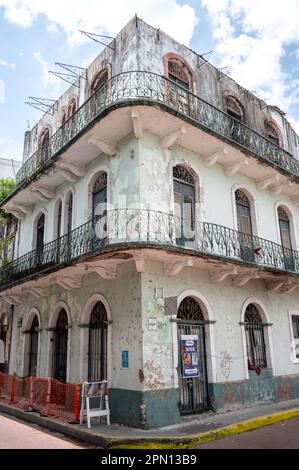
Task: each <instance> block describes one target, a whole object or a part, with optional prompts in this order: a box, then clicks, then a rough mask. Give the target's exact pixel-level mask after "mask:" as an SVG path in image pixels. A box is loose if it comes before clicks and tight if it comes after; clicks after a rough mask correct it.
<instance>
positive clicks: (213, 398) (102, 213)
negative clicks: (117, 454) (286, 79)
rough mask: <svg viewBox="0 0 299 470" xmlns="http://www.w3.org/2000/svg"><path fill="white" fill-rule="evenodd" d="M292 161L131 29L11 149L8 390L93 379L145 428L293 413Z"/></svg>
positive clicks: (194, 62)
mask: <svg viewBox="0 0 299 470" xmlns="http://www.w3.org/2000/svg"><path fill="white" fill-rule="evenodd" d="M298 158H299V140H298V137H297V135H296V134H295V132H294V131H293V129H292V127H291V126H290V124H289V123H288V121H287V120H286V119H285V116H284V114H283V113H282V112H281V111H280V110H279V109H278V108H276V107H270V106H267V105H266V104H265V103H264V102H262V101H260V100H259V99H258V98H257V97H255V96H254V95H252V94H251V93H250V92H248V91H247V90H245V89H244V88H242V87H241V86H239V85H238V84H237V83H236V82H234V81H233V80H232V79H231V78H229V77H227V76H226V75H224V74H223V73H222V72H221V71H220V70H217V69H216V68H215V67H213V66H212V65H211V64H209V63H207V62H206V61H205V60H204V59H203V58H202V57H201V56H199V55H197V54H196V53H195V52H193V51H191V50H190V49H188V48H187V47H184V46H182V45H181V44H178V43H177V42H175V41H174V40H173V39H171V38H170V37H169V36H167V35H166V34H164V33H163V32H162V31H160V30H156V29H154V28H152V27H150V26H148V25H147V24H146V23H144V22H143V21H141V20H139V19H138V18H137V17H135V18H133V19H132V20H131V21H130V22H129V23H128V24H127V25H126V26H125V28H124V29H123V30H122V31H121V32H120V33H119V34H118V35H117V37H116V38H115V40H113V41H112V42H111V44H110V47H106V48H105V49H104V50H103V51H102V52H101V53H100V55H99V56H98V57H97V58H96V59H95V60H94V62H93V63H92V64H91V65H90V66H89V67H88V68H87V74H86V78H85V77H83V78H81V79H78V81H77V83H76V84H75V85H74V86H71V87H70V88H69V89H68V90H67V91H66V93H64V95H63V96H62V97H61V98H60V99H59V100H58V102H57V111H55V113H54V115H53V116H51V115H50V114H45V115H44V116H43V118H42V119H41V120H40V121H39V123H38V124H37V125H36V126H35V127H34V128H33V129H32V130H31V131H30V132H27V133H26V136H25V153H24V163H23V166H22V168H21V170H20V171H19V172H18V175H17V188H16V190H15V191H14V192H13V193H12V194H11V195H10V196H9V197H8V198H7V199H6V201H5V202H4V204H3V207H4V208H5V210H7V211H9V212H12V213H13V214H14V215H15V216H16V217H18V218H19V219H20V221H21V223H20V224H19V227H20V228H19V231H18V236H17V243H16V247H17V248H16V250H15V259H14V261H13V262H12V263H11V264H9V265H8V266H6V267H4V268H2V269H1V270H0V285H1V287H0V288H1V292H0V296H1V300H2V313H5V311H6V310H7V309H9V308H10V306H11V305H14V316H13V331H12V342H11V357H10V372H16V373H17V374H19V375H21V376H27V375H29V374H34V375H35V374H36V375H38V376H41V377H47V376H53V377H56V378H57V379H59V380H62V381H66V382H76V381H77V380H78V379H81V380H86V379H89V380H102V379H106V378H107V380H108V382H109V387H110V406H111V412H112V419H114V420H116V421H118V422H121V423H124V424H128V425H133V426H143V427H146V428H150V427H155V426H161V425H169V424H172V423H176V422H179V421H180V419H181V418H180V416H181V415H182V414H185V413H194V412H201V411H203V410H207V409H210V408H211V409H213V410H214V409H215V410H224V409H227V410H228V409H229V410H231V409H233V408H236V407H242V406H249V405H252V404H256V403H265V402H272V401H277V400H285V399H291V398H295V397H297V398H299V351H298V343H299V290H298V287H299V253H298V251H297V250H298V243H299V211H298V205H299V197H298V194H299V193H298V191H299V161H298ZM32 250H33V251H32ZM26 333H27V334H26ZM184 335H187V336H189V337H187V338H185V339H187V340H190V341H191V339H192V338H190V335H193V336H195V338H196V339H197V341H195V342H194V345H193V346H195V347H196V346H198V350H197V353H196V352H193V357H192V351H187V350H184V351H183V346H184V345H185V346H186V342H185V343H183V341H181V340H182V336H184ZM183 339H184V338H183ZM191 347H192V345H191ZM296 348H297V349H296ZM182 356H183V357H184V359H185V367H184V370H183V371H182ZM192 359H193V362H192ZM197 362H198V364H197ZM198 369H199V374H198ZM183 372H184V373H183ZM184 375H185V376H186V377H185V376H184Z"/></svg>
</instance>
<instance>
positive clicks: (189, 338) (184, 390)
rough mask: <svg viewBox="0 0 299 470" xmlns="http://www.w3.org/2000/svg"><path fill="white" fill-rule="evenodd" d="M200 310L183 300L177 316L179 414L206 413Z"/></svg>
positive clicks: (194, 301)
mask: <svg viewBox="0 0 299 470" xmlns="http://www.w3.org/2000/svg"><path fill="white" fill-rule="evenodd" d="M206 323H207V322H206V321H205V319H204V314H203V311H202V308H201V306H200V304H199V303H198V301H197V300H195V299H194V298H193V297H190V296H188V297H185V298H184V299H183V300H182V302H181V303H180V305H179V308H178V314H177V331H178V352H179V358H178V377H179V384H180V412H181V414H188V413H199V412H201V411H204V410H207V409H209V395H208V377H207V358H206V344H205V324H206Z"/></svg>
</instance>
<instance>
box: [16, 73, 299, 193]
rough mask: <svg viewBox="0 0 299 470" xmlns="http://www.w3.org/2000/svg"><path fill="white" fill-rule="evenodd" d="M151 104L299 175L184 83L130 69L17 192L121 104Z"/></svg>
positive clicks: (280, 152)
mask: <svg viewBox="0 0 299 470" xmlns="http://www.w3.org/2000/svg"><path fill="white" fill-rule="evenodd" d="M135 102H136V103H139V104H140V102H142V104H146V103H147V102H148V103H150V104H152V103H154V104H160V105H161V106H162V107H163V108H164V109H166V110H171V112H173V111H174V112H176V113H178V114H179V115H182V116H183V115H184V116H185V117H187V118H189V119H191V120H192V121H194V122H195V123H196V125H199V126H200V127H201V128H203V129H204V130H207V131H208V132H210V133H212V134H214V135H216V136H217V137H220V138H224V139H225V140H227V141H230V142H233V143H234V144H237V146H238V147H239V148H242V149H244V150H246V151H247V152H248V153H249V154H251V155H252V156H255V157H257V158H258V159H261V160H263V161H264V162H268V163H270V164H275V165H276V166H277V167H279V168H280V169H283V170H285V171H287V172H288V173H290V174H291V175H294V176H299V161H298V160H296V159H295V158H294V157H293V156H292V155H291V154H290V153H289V152H287V151H286V150H284V149H282V148H281V147H279V146H278V145H276V144H275V143H273V142H271V140H269V139H268V138H266V137H264V136H263V135H261V134H259V133H257V132H256V131H254V130H253V129H250V128H249V127H248V126H246V125H245V124H244V123H242V122H240V121H239V120H237V119H235V118H233V117H232V116H230V115H229V114H227V113H226V112H224V111H222V110H221V109H218V108H216V107H215V106H213V105H212V104H210V103H208V102H207V101H205V100H203V99H202V98H200V97H198V96H196V95H194V94H193V93H191V92H190V91H188V90H186V89H185V88H183V87H181V86H180V85H179V84H177V83H174V82H173V81H171V80H169V79H167V78H165V77H163V76H161V75H157V74H155V73H152V72H146V71H129V72H122V73H120V74H119V75H115V76H113V77H111V78H110V79H109V80H107V81H106V82H105V83H103V84H102V85H101V86H100V87H99V88H98V89H96V90H95V92H94V93H93V94H92V95H91V96H90V97H89V98H88V99H87V100H86V101H85V103H84V104H83V105H82V106H81V107H80V108H78V110H77V111H76V112H75V113H74V114H73V115H72V116H71V117H70V118H69V119H68V120H67V121H65V122H64V123H63V124H62V125H61V127H60V128H59V129H58V130H57V131H56V132H55V133H54V134H53V135H52V136H51V137H50V139H49V140H48V141H47V143H45V146H46V148H44V146H41V147H40V148H39V149H38V150H37V151H36V152H35V153H34V154H33V155H32V156H31V157H30V158H29V159H28V160H26V162H25V163H24V164H23V166H22V168H21V169H20V170H19V171H18V173H17V175H16V183H17V188H16V190H17V189H18V186H20V185H21V184H25V183H26V182H27V181H29V180H30V179H31V178H32V177H33V176H36V175H37V174H38V173H41V172H43V170H44V169H45V168H47V167H48V166H50V165H51V163H52V162H53V161H54V160H55V158H56V157H58V155H59V154H60V153H62V152H63V151H64V150H65V149H66V148H67V147H68V146H69V145H70V144H71V143H72V141H73V140H74V139H76V138H77V137H78V136H79V135H80V134H82V133H83V132H84V130H87V128H89V127H90V125H92V123H93V122H94V121H96V120H98V119H100V117H101V113H102V112H104V111H107V110H108V109H109V108H114V107H115V106H117V105H119V106H124V105H126V104H128V105H130V104H134V103H135Z"/></svg>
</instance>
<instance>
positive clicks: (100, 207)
mask: <svg viewBox="0 0 299 470" xmlns="http://www.w3.org/2000/svg"><path fill="white" fill-rule="evenodd" d="M91 210H92V227H93V233H94V238H93V246H94V248H97V247H99V246H101V245H102V244H103V243H104V242H105V240H106V237H107V173H106V172H105V171H101V173H100V174H99V175H98V177H97V179H96V180H95V182H94V184H93V187H92V206H91Z"/></svg>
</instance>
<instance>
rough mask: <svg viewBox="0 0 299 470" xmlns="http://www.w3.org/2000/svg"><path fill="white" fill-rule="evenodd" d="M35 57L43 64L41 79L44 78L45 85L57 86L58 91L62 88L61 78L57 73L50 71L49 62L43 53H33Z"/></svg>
mask: <svg viewBox="0 0 299 470" xmlns="http://www.w3.org/2000/svg"><path fill="white" fill-rule="evenodd" d="M33 57H34V58H35V60H36V61H37V62H38V63H39V64H40V65H41V69H42V76H41V79H42V84H43V86H44V87H45V88H47V87H48V86H50V85H52V86H54V87H55V88H57V91H58V90H59V89H60V85H61V80H60V79H59V78H58V77H56V76H55V75H53V74H51V73H49V69H50V68H51V67H50V64H49V62H47V61H46V60H45V59H44V58H43V57H42V55H41V53H40V52H37V51H36V52H34V53H33Z"/></svg>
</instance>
